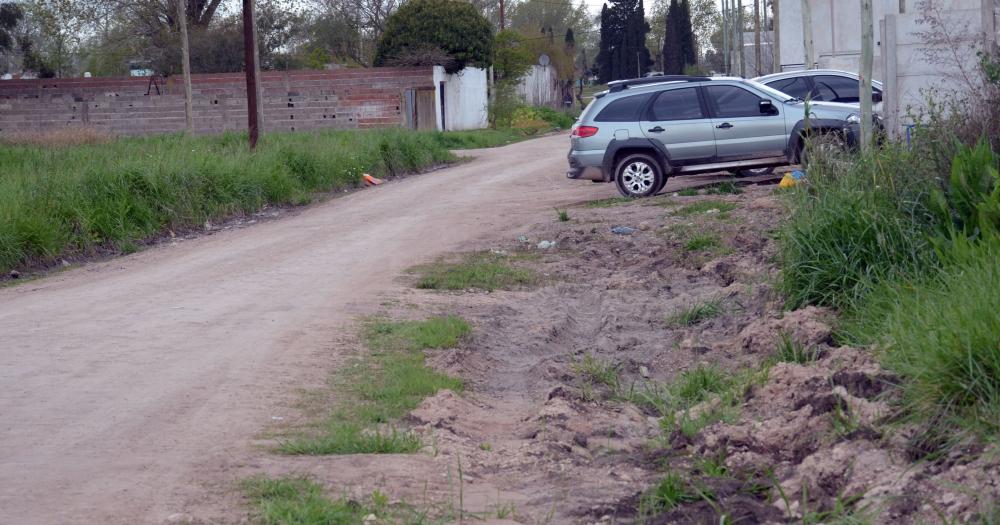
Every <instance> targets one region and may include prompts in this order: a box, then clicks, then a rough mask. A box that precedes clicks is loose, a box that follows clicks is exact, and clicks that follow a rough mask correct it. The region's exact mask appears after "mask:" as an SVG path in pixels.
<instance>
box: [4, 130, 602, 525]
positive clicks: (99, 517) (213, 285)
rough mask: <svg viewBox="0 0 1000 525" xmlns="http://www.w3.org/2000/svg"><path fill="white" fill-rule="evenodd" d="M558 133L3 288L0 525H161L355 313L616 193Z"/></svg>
mask: <svg viewBox="0 0 1000 525" xmlns="http://www.w3.org/2000/svg"><path fill="white" fill-rule="evenodd" d="M566 143H567V137H566V136H553V137H546V138H542V139H538V140H533V141H528V142H524V143H520V144H516V145H512V146H508V147H505V148H499V149H494V150H485V151H478V152H474V153H473V154H472V155H474V156H476V157H477V159H476V160H475V161H473V162H470V163H466V164H462V165H459V166H456V167H453V168H449V169H446V170H441V171H437V172H434V173H431V174H427V175H424V176H421V177H413V178H409V179H405V180H402V181H399V182H395V183H392V184H387V185H385V186H382V187H379V188H377V189H372V190H367V191H362V192H358V193H355V194H352V195H349V196H346V197H345V198H342V199H335V200H333V201H330V202H326V203H324V204H321V205H317V206H314V207H311V208H309V209H306V210H304V211H302V212H301V213H299V214H297V215H295V216H294V217H288V218H285V219H282V220H278V221H274V222H270V223H267V224H260V225H257V226H254V227H251V228H244V229H239V230H232V231H226V232H222V233H219V234H215V235H211V236H206V237H202V238H199V239H194V240H189V241H184V242H181V243H179V244H177V245H174V246H169V245H164V246H161V247H158V248H155V249H151V250H148V251H145V252H143V253H139V254H135V255H132V256H129V257H125V258H121V259H116V260H112V261H109V262H105V263H100V264H93V265H89V266H86V267H83V268H79V269H75V270H71V271H68V272H65V273H63V274H59V275H57V276H53V277H49V278H46V279H43V280H40V281H36V282H32V283H26V284H24V285H21V286H17V287H13V288H8V289H3V290H0V385H2V389H0V522H3V523H17V524H28V523H139V522H153V523H159V522H162V521H163V520H164V519H166V518H167V517H168V516H170V515H171V514H173V513H175V512H177V511H178V510H179V509H178V505H180V504H181V502H183V501H186V500H188V499H190V498H191V497H195V496H196V494H192V491H197V490H199V488H198V486H197V484H196V483H194V482H195V481H196V480H194V479H193V477H192V476H193V469H194V468H195V467H196V466H198V465H202V464H205V463H206V462H209V461H211V460H212V459H213V458H218V457H222V456H227V455H232V454H234V453H235V452H236V451H238V450H239V449H240V448H245V447H247V446H251V444H250V443H251V440H252V439H253V438H254V436H255V434H256V433H257V432H259V431H260V430H261V428H263V427H264V426H265V425H266V424H267V423H268V422H269V421H270V420H271V417H272V414H273V412H272V409H273V408H274V406H275V403H276V399H281V398H282V396H286V397H287V395H288V393H289V392H292V391H294V388H295V387H296V386H297V385H298V384H299V376H300V375H301V374H303V373H306V371H308V370H309V369H310V368H311V365H313V364H315V363H316V362H317V358H318V356H319V355H321V354H322V352H323V351H324V349H329V348H330V346H329V344H328V343H329V341H330V339H331V338H332V337H333V332H334V330H335V328H336V327H338V326H339V325H342V324H343V323H344V322H345V321H347V320H349V319H351V318H352V316H353V315H355V313H354V312H355V307H356V306H357V305H358V303H363V302H365V301H374V300H377V292H378V291H379V290H380V289H382V288H384V287H386V286H388V285H390V284H391V283H392V280H393V279H394V278H395V277H396V276H397V275H398V274H399V273H400V271H401V270H403V269H404V268H406V267H408V266H410V265H413V264H415V263H417V262H420V261H422V260H426V259H427V258H429V257H431V256H433V255H435V254H437V253H439V252H443V251H446V250H449V249H451V248H453V247H455V246H456V245H458V244H459V243H461V242H463V241H465V240H467V239H470V238H473V237H475V236H477V235H479V234H481V233H483V232H484V231H490V230H495V229H498V228H503V229H514V228H516V226H517V225H518V224H519V223H520V222H522V221H526V220H528V219H529V218H530V217H532V216H537V215H538V214H552V213H554V212H553V211H552V207H553V206H554V205H555V204H558V203H564V202H568V201H573V200H579V199H582V198H592V197H594V196H595V195H597V196H600V195H603V194H608V195H610V193H611V192H613V188H611V187H610V186H602V187H600V188H598V187H595V186H594V185H592V184H590V183H588V182H579V183H571V182H568V181H567V180H566V179H565V177H564V176H563V171H564V167H565V157H564V153H565V147H566Z"/></svg>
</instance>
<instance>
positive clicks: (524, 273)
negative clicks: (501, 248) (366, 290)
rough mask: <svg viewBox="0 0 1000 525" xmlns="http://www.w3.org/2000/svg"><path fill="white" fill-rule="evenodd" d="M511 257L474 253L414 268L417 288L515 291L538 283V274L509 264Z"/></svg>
mask: <svg viewBox="0 0 1000 525" xmlns="http://www.w3.org/2000/svg"><path fill="white" fill-rule="evenodd" d="M511 261H512V258H511V257H510V256H503V255H496V254H492V253H473V254H467V255H465V256H463V257H462V258H461V259H460V260H458V261H455V262H448V261H444V260H440V261H437V262H435V263H432V264H428V265H424V266H419V267H417V268H415V271H416V273H417V274H418V275H419V278H418V281H417V288H424V289H430V290H466V289H469V288H476V289H480V290H487V291H494V290H515V289H518V288H525V287H529V286H532V285H534V284H537V283H538V282H539V277H538V275H537V274H536V273H535V272H533V271H531V270H528V269H526V268H518V267H516V266H514V265H513V264H511Z"/></svg>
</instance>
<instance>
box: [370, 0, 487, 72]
mask: <svg viewBox="0 0 1000 525" xmlns="http://www.w3.org/2000/svg"><path fill="white" fill-rule="evenodd" d="M435 48H436V49H438V50H440V51H441V52H443V53H444V54H445V55H446V56H447V57H448V58H449V59H450V60H449V62H448V63H447V64H441V65H444V66H445V70H446V71H448V72H449V73H455V72H457V71H460V70H462V69H463V68H464V67H466V66H474V67H489V66H490V65H491V64H492V61H493V25H492V24H490V22H489V20H487V19H486V18H485V17H483V15H481V14H479V12H478V11H477V10H476V8H475V7H474V6H473V5H472V4H469V3H467V2H462V1H458V0H410V2H408V3H407V4H405V5H403V7H400V8H399V10H397V11H396V12H395V13H393V14H392V15H390V16H389V19H388V20H387V21H386V26H385V32H384V33H382V38H381V39H380V40H379V43H378V48H377V49H376V51H375V61H374V63H375V65H376V66H381V65H388V64H389V63H390V62H392V61H394V60H397V61H398V60H403V59H405V58H406V55H407V54H409V53H414V52H420V53H424V52H427V51H430V50H432V49H435Z"/></svg>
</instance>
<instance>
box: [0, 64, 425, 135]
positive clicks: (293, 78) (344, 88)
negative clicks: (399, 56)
mask: <svg viewBox="0 0 1000 525" xmlns="http://www.w3.org/2000/svg"><path fill="white" fill-rule="evenodd" d="M191 80H192V82H191V83H192V90H193V102H194V127H195V131H196V132H197V133H220V132H223V131H228V130H244V129H246V126H247V110H246V79H245V76H244V75H243V74H242V73H224V74H203V75H192V79H191ZM434 86H435V84H434V76H433V68H431V67H424V68H372V69H342V70H334V71H283V72H265V73H263V74H262V76H261V88H262V90H263V98H262V100H263V104H262V105H263V129H264V130H265V131H303V130H314V129H325V128H342V129H363V128H378V127H395V126H401V125H404V123H405V118H404V115H403V112H404V111H405V109H404V107H403V103H404V100H405V97H404V93H405V91H406V90H408V89H420V88H423V89H427V88H434ZM157 87H158V88H159V91H157ZM67 127H91V128H96V129H100V130H104V131H107V132H110V133H113V134H115V135H143V134H150V133H167V132H176V131H182V130H183V129H184V86H183V82H182V79H181V77H179V76H176V77H171V78H169V79H166V80H163V79H158V81H157V85H152V86H151V84H150V80H149V78H129V77H124V78H72V79H37V80H0V134H6V133H23V132H44V131H50V130H56V129H64V128H67Z"/></svg>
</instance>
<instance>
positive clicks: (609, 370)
mask: <svg viewBox="0 0 1000 525" xmlns="http://www.w3.org/2000/svg"><path fill="white" fill-rule="evenodd" d="M571 368H572V370H573V373H575V374H576V375H577V376H579V377H581V378H583V380H584V381H585V382H587V383H590V384H600V385H605V386H607V387H608V388H610V389H611V391H612V392H615V393H617V392H618V388H619V386H620V381H621V378H620V376H621V365H619V364H615V363H613V362H611V361H605V360H602V359H598V358H596V357H594V356H593V355H591V354H590V353H586V354H584V355H583V359H581V360H580V361H578V362H576V363H573V365H572V366H571Z"/></svg>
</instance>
